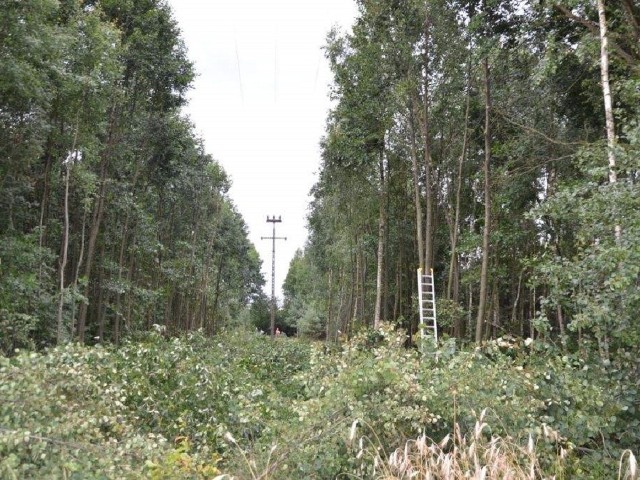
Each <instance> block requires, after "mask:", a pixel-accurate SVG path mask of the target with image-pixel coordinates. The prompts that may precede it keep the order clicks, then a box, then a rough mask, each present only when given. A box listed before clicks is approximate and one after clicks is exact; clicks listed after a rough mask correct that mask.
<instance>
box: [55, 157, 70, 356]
mask: <svg viewBox="0 0 640 480" xmlns="http://www.w3.org/2000/svg"><path fill="white" fill-rule="evenodd" d="M70 170H71V155H69V158H67V162H66V173H65V176H64V229H63V233H62V261H61V262H60V297H59V299H58V322H57V323H58V328H57V335H56V343H57V344H58V345H60V344H61V343H62V310H63V307H64V271H65V269H66V268H67V255H68V253H69V173H70Z"/></svg>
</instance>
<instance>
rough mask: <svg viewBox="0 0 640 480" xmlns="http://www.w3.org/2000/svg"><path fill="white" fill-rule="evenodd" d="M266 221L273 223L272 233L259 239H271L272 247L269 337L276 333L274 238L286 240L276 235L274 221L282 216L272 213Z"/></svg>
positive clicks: (276, 221)
mask: <svg viewBox="0 0 640 480" xmlns="http://www.w3.org/2000/svg"><path fill="white" fill-rule="evenodd" d="M267 222H268V223H273V235H272V236H270V237H260V240H272V241H273V248H272V250H271V338H274V337H275V335H276V240H285V241H286V240H287V237H276V223H281V222H282V217H280V216H279V215H278V218H276V216H275V215H274V216H273V217H271V218H269V215H267Z"/></svg>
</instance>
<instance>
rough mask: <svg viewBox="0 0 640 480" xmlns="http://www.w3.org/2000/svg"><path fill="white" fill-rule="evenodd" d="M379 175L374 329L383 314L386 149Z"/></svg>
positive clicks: (381, 160)
mask: <svg viewBox="0 0 640 480" xmlns="http://www.w3.org/2000/svg"><path fill="white" fill-rule="evenodd" d="M378 166H379V174H380V192H379V197H380V199H379V201H380V208H379V217H378V255H377V263H378V268H377V273H376V308H375V313H374V315H373V328H378V327H379V326H380V321H381V314H382V293H383V285H382V281H383V278H382V273H383V269H384V232H385V228H386V222H387V219H386V209H385V202H384V200H385V191H386V178H385V177H386V175H385V168H384V148H383V149H382V151H381V152H380V159H379V164H378Z"/></svg>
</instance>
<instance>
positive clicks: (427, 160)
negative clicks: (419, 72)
mask: <svg viewBox="0 0 640 480" xmlns="http://www.w3.org/2000/svg"><path fill="white" fill-rule="evenodd" d="M429 35H430V34H429V18H428V17H427V18H425V21H424V38H425V49H424V118H423V121H422V137H423V141H424V167H425V196H426V205H425V207H426V210H427V211H426V221H425V234H424V271H425V272H428V271H429V270H430V269H431V268H433V185H432V183H433V182H432V178H431V168H432V164H433V162H432V159H431V142H430V139H429V136H430V128H429V127H430V125H429V47H428V45H429Z"/></svg>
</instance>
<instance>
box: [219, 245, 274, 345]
mask: <svg viewBox="0 0 640 480" xmlns="http://www.w3.org/2000/svg"><path fill="white" fill-rule="evenodd" d="M223 269H224V255H220V260H219V262H218V278H217V279H216V290H215V293H214V295H213V309H212V312H211V317H212V320H213V325H212V333H215V332H216V320H217V319H216V317H217V315H218V299H219V298H220V285H221V284H222V270H223ZM272 331H273V329H272Z"/></svg>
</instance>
